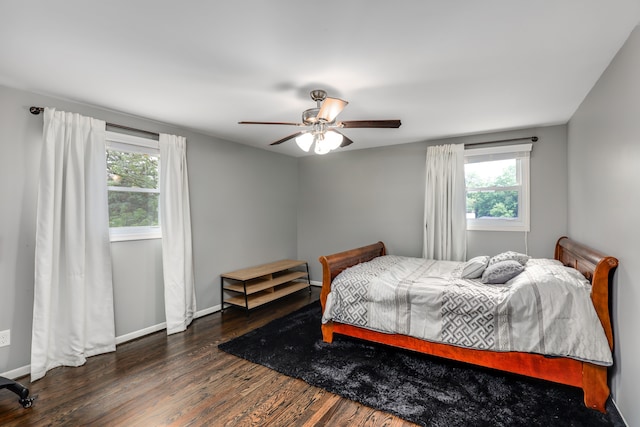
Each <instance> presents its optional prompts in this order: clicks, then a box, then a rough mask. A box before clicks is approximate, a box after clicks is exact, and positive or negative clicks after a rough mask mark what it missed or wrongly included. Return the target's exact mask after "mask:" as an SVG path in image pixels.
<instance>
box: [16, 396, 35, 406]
mask: <svg viewBox="0 0 640 427" xmlns="http://www.w3.org/2000/svg"><path fill="white" fill-rule="evenodd" d="M34 400H36V398H35V397H27V398H25V399H20V400H18V402H20V404H21V405H22V407H23V408H31V407H32V406H33V401H34Z"/></svg>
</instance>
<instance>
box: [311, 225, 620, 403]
mask: <svg viewBox="0 0 640 427" xmlns="http://www.w3.org/2000/svg"><path fill="white" fill-rule="evenodd" d="M385 254H386V248H385V246H384V243H382V242H378V243H375V244H373V245H369V246H364V247H361V248H357V249H352V250H349V251H345V252H340V253H337V254H333V255H328V256H321V257H320V258H319V260H320V263H321V264H322V276H323V278H322V291H321V293H320V302H321V304H322V310H323V312H324V309H325V304H326V300H327V295H328V294H329V292H330V291H331V282H332V281H333V279H334V278H335V277H336V276H337V275H338V274H339V273H340V272H341V271H342V270H344V269H346V268H348V267H350V266H352V265H356V264H359V263H361V262H365V261H369V260H371V259H373V258H376V257H378V256H382V255H385ZM555 259H558V260H560V261H561V262H562V263H563V264H565V265H568V266H571V267H574V268H575V269H577V270H579V271H580V272H581V273H582V274H583V275H584V276H585V277H586V278H587V279H588V280H590V281H591V283H592V291H591V300H592V302H593V305H594V307H595V309H596V312H597V313H598V317H599V318H600V321H601V322H602V326H603V327H604V331H605V334H606V335H607V339H608V340H609V347H610V348H611V349H612V350H613V331H612V327H611V317H610V315H609V290H610V287H611V285H612V279H613V273H614V272H615V269H616V267H617V266H618V260H617V259H616V258H614V257H610V256H605V255H603V254H601V253H599V252H597V251H595V250H593V249H591V248H589V247H586V246H584V245H582V244H580V243H577V242H575V241H573V240H571V239H569V238H568V237H561V238H560V239H558V242H557V243H556V248H555ZM333 334H341V335H346V336H350V337H355V338H360V339H364V340H367V341H372V342H377V343H381V344H386V345H391V346H396V347H400V348H404V349H409V350H414V351H418V352H420V353H425V354H429V355H433V356H438V357H443V358H446V359H452V360H456V361H460V362H465V363H470V364H473V365H479V366H483V367H487V368H493V369H497V370H500V371H505V372H511V373H516V374H520V375H526V376H529V377H533V378H539V379H544V380H548V381H553V382H557V383H561V384H567V385H570V386H574V387H579V388H582V390H583V391H584V403H585V405H586V406H588V407H589V408H593V409H597V410H599V411H601V412H605V403H606V401H607V398H608V397H609V386H608V385H607V367H605V366H600V365H595V364H592V363H588V362H581V361H578V360H575V359H570V358H563V357H546V356H543V355H540V354H533V353H522V352H495V351H489V350H474V349H468V348H463V347H457V346H453V345H447V344H440V343H436V342H431V341H424V340H421V339H418V338H413V337H410V336H406V335H399V334H387V333H382V332H377V331H372V330H369V329H364V328H360V327H357V326H351V325H347V324H343V323H338V322H328V323H326V324H323V325H322V337H323V340H324V341H325V342H327V343H331V342H332V341H333Z"/></svg>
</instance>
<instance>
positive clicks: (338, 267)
mask: <svg viewBox="0 0 640 427" xmlns="http://www.w3.org/2000/svg"><path fill="white" fill-rule="evenodd" d="M386 253H387V249H386V248H385V246H384V243H382V242H378V243H374V244H373V245H368V246H363V247H361V248H356V249H351V250H348V251H344V252H340V253H337V254H333V255H327V256H321V257H320V258H318V261H320V264H322V291H321V292H320V303H321V304H322V311H323V312H324V306H325V303H326V302H327V295H329V292H331V282H332V281H333V279H335V277H336V276H337V275H338V274H340V273H341V272H342V271H343V270H345V269H347V268H349V267H351V266H354V265H356V264H360V263H362V262H366V261H371V260H372V259H374V258H376V257H379V256H382V255H386ZM328 342H331V341H328Z"/></svg>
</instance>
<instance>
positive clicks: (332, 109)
mask: <svg viewBox="0 0 640 427" xmlns="http://www.w3.org/2000/svg"><path fill="white" fill-rule="evenodd" d="M347 104H348V102H347V101H343V100H342V99H338V98H326V99H325V100H324V101H322V106H321V107H320V111H318V116H317V118H318V119H323V120H326V121H327V122H329V123H331V122H333V121H334V120H335V119H336V117H338V114H340V111H342V110H343V109H344V107H346V106H347Z"/></svg>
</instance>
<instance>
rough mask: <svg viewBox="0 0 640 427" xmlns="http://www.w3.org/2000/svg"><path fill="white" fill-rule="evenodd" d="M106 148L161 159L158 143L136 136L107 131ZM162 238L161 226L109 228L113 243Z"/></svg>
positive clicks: (115, 189) (141, 189) (156, 191)
mask: <svg viewBox="0 0 640 427" xmlns="http://www.w3.org/2000/svg"><path fill="white" fill-rule="evenodd" d="M106 148H107V150H117V151H124V152H129V153H146V154H151V155H153V156H156V157H158V158H160V145H159V143H158V141H156V140H153V139H148V138H142V137H139V136H135V135H128V134H124V133H118V132H112V131H107V138H106ZM158 169H160V164H158ZM158 173H160V170H158ZM108 191H139V192H142V193H158V194H160V188H158V189H157V190H154V189H149V188H135V189H132V188H122V187H108ZM158 220H159V221H160V220H161V219H160V216H158ZM161 238H162V231H161V229H160V225H157V226H144V227H109V239H110V240H111V241H112V242H123V241H128V240H145V239H161Z"/></svg>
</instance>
